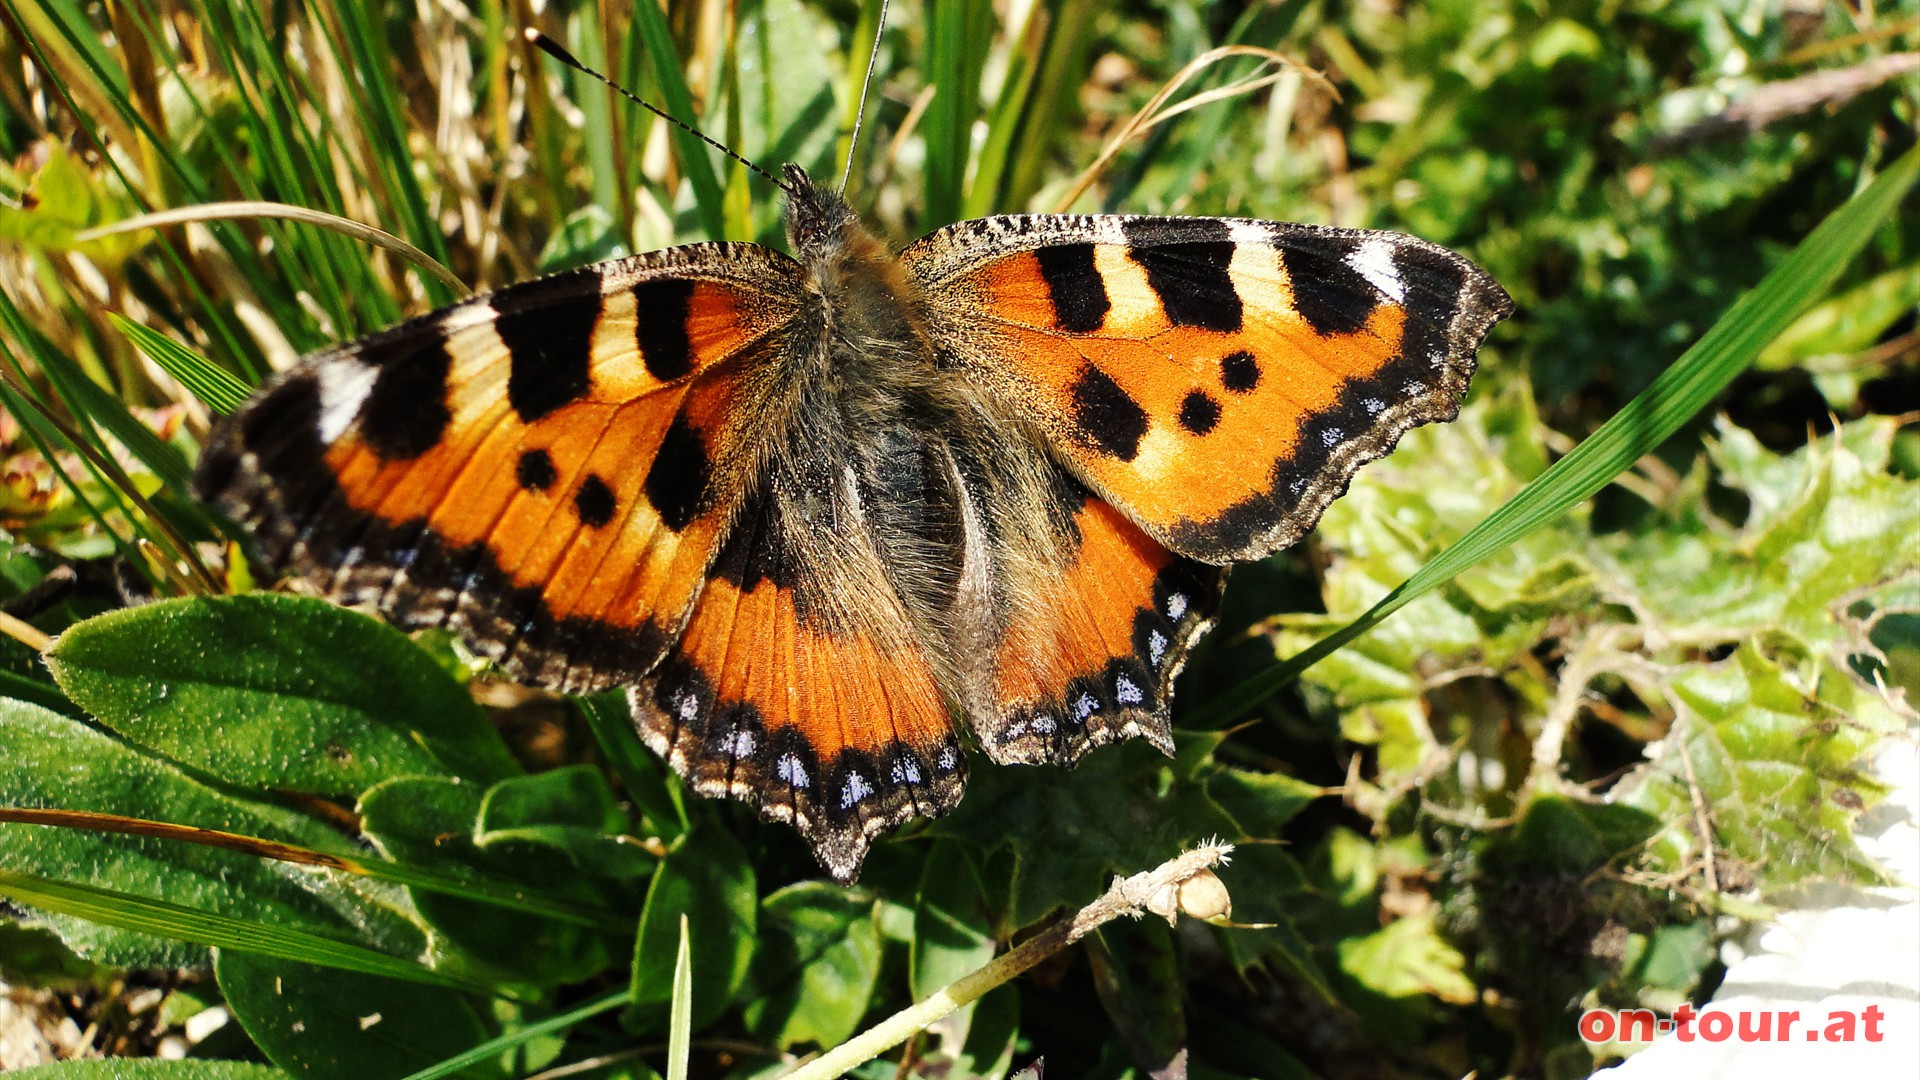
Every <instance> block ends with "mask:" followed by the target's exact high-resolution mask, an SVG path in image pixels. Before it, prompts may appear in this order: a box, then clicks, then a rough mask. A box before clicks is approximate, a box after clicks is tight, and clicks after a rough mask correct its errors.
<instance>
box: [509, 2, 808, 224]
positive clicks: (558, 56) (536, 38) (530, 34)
mask: <svg viewBox="0 0 1920 1080" xmlns="http://www.w3.org/2000/svg"><path fill="white" fill-rule="evenodd" d="M521 36H522V37H524V38H526V41H527V44H529V45H533V46H535V47H537V48H539V49H540V51H541V52H544V53H546V54H547V55H548V56H551V57H553V58H554V59H555V60H558V61H560V62H561V63H563V64H565V65H567V66H568V67H570V68H572V69H573V70H575V71H578V72H580V73H581V74H582V75H591V76H593V77H594V78H596V79H598V80H600V81H601V82H603V83H605V84H607V85H608V86H610V87H612V88H613V89H615V90H617V91H619V92H620V94H621V96H623V97H625V98H626V99H627V100H628V101H631V102H633V103H634V104H635V105H638V106H640V107H641V108H643V109H645V110H647V111H648V112H650V113H652V114H653V115H655V116H657V117H659V118H660V119H662V120H665V121H666V122H667V123H669V124H672V125H674V126H675V127H677V128H679V129H680V130H682V131H684V132H686V133H688V134H689V135H692V136H693V137H694V138H696V139H699V140H700V141H701V142H703V143H706V144H707V145H708V146H711V147H713V148H714V149H715V150H718V151H720V152H721V153H723V154H725V155H727V156H728V157H730V158H732V159H733V160H735V161H737V162H739V163H740V164H742V165H745V166H746V167H747V168H749V169H752V170H753V171H754V172H757V173H759V174H760V175H761V176H764V177H766V178H767V181H768V182H769V183H771V184H772V185H773V186H774V187H777V188H779V189H780V190H781V191H784V192H786V193H787V194H789V195H791V194H793V189H792V188H790V187H788V186H787V184H786V181H784V180H781V179H780V178H779V177H777V176H775V175H773V174H772V173H770V172H768V171H767V170H765V169H763V168H761V167H760V166H758V165H755V164H754V163H753V162H751V161H748V160H747V159H746V158H743V157H741V156H740V155H739V154H737V153H735V152H734V150H733V148H732V147H729V146H727V145H726V144H724V143H721V142H716V141H715V140H713V139H712V138H709V137H708V136H707V133H706V132H704V131H701V130H700V129H699V128H697V127H694V126H693V125H692V124H689V123H687V122H686V121H685V120H682V119H680V118H679V117H677V116H674V115H672V114H670V113H668V112H666V111H664V110H662V109H659V108H656V107H655V106H654V104H653V103H652V102H650V101H648V100H646V99H645V98H643V97H641V96H640V95H638V94H636V93H634V92H633V91H631V90H629V89H627V88H626V87H624V86H621V85H620V84H619V83H617V82H614V81H613V80H612V79H609V78H607V77H606V76H605V75H602V74H600V73H599V72H597V71H595V70H593V69H592V68H590V67H588V66H587V65H585V64H583V63H581V62H580V61H578V60H576V59H574V56H573V54H572V53H570V52H568V51H567V50H566V49H564V48H562V47H561V45H560V43H559V42H557V41H555V40H553V39H552V38H550V37H548V36H547V35H545V34H543V33H541V32H540V31H538V30H535V29H534V28H533V27H531V26H529V27H527V28H526V29H524V30H522V31H521Z"/></svg>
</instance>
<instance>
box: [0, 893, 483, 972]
mask: <svg viewBox="0 0 1920 1080" xmlns="http://www.w3.org/2000/svg"><path fill="white" fill-rule="evenodd" d="M0 896H5V897H8V898H10V899H12V900H14V901H16V902H17V903H20V904H23V905H28V906H31V907H35V908H39V909H41V910H43V911H47V912H52V913H53V914H55V915H63V916H70V917H72V918H75V919H83V920H86V921H88V922H90V923H96V924H98V925H100V926H103V927H112V928H116V929H120V930H127V931H131V932H134V933H140V934H150V935H153V936H155V937H161V938H166V939H169V940H173V941H180V942H185V943H187V944H190V945H201V946H208V947H211V948H217V949H233V950H236V951H240V952H250V953H258V954H260V955H262V956H272V957H278V958H280V959H283V960H291V959H294V958H296V957H298V958H300V959H302V960H305V961H309V962H312V963H314V964H318V965H321V966H323V967H331V968H344V969H346V970H348V971H359V972H365V973H367V974H371V975H384V976H386V977H388V978H394V979H403V980H406V981H409V982H416V983H424V984H426V985H429V986H442V987H456V988H459V989H463V990H468V991H472V992H474V993H481V994H491V993H493V992H494V989H493V987H492V986H490V985H488V984H487V983H484V982H480V981H476V980H472V979H467V978H464V977H462V976H459V975H454V974H448V973H445V972H441V971H436V970H434V969H432V968H428V967H425V966H423V965H420V964H418V963H415V962H413V961H411V960H404V959H401V958H400V957H397V956H391V955H389V954H387V953H383V952H377V951H375V950H373V949H370V948H367V947H366V946H364V945H359V944H356V943H354V942H352V941H348V940H345V939H344V935H334V936H329V935H326V934H324V933H314V932H311V931H308V930H300V929H291V928H288V927H285V926H278V925H275V924H273V923H269V922H263V921H258V920H256V919H253V918H250V917H246V918H243V917H236V916H233V915H223V914H217V913H214V912H208V911H202V910H199V909H198V908H190V907H186V906H183V905H181V904H175V903H171V902H168V901H165V900H154V899H151V898H148V897H144V896H138V895H135V894H133V893H129V892H122V891H119V890H116V889H102V888H98V887H96V886H92V885H81V884H77V883H74V882H68V881H52V880H48V879H46V878H43V877H38V876H36V875H32V874H19V873H15V872H14V871H11V870H0Z"/></svg>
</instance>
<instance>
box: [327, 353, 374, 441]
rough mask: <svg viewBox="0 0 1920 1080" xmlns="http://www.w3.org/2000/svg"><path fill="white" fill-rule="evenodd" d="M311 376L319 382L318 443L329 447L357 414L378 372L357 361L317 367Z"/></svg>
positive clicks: (338, 361)
mask: <svg viewBox="0 0 1920 1080" xmlns="http://www.w3.org/2000/svg"><path fill="white" fill-rule="evenodd" d="M314 376H315V378H317V379H318V380H319V383H320V442H321V443H322V444H323V445H328V446H331V445H332V444H333V441H334V440H335V439H338V438H339V437H340V436H341V435H343V434H345V433H346V430H347V428H348V427H350V426H352V424H353V421H354V418H355V417H357V416H359V415H360V406H361V405H363V404H365V403H366V400H367V395H368V394H369V393H371V392H372V391H373V380H375V379H377V378H379V377H380V369H379V368H377V367H374V366H372V365H370V364H362V363H360V362H359V361H357V360H335V361H333V362H332V363H328V364H321V365H320V367H319V369H318V370H316V371H315V372H314Z"/></svg>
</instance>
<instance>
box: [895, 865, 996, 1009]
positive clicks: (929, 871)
mask: <svg viewBox="0 0 1920 1080" xmlns="http://www.w3.org/2000/svg"><path fill="white" fill-rule="evenodd" d="M911 950H912V951H911V953H910V954H909V959H908V962H907V970H908V976H907V983H908V985H909V986H910V987H912V990H913V999H914V1000H915V1001H924V1000H925V999H927V998H928V997H931V996H932V995H933V993H934V991H936V990H939V989H940V988H942V987H944V986H946V985H947V984H949V983H951V982H953V981H954V980H955V979H958V978H960V977H961V976H962V975H965V974H967V973H968V972H970V971H973V970H975V969H977V968H980V967H984V966H985V965H986V964H987V962H988V961H990V960H992V959H993V956H994V953H996V952H998V951H999V943H998V942H996V941H994V939H993V931H992V922H991V920H990V918H989V916H988V911H987V896H986V889H985V887H984V886H983V885H982V884H981V881H980V871H979V870H978V869H976V868H975V866H974V863H973V859H972V858H971V857H970V856H969V855H968V854H967V850H966V846H965V845H963V844H961V843H959V842H957V841H954V840H936V841H934V845H933V850H932V851H930V852H928V853H927V860H926V863H925V864H924V865H923V866H922V868H921V871H920V888H919V892H918V895H917V896H916V897H915V900H914V905H913V940H912V942H911ZM970 1007H971V1006H969V1008H970ZM962 1011H963V1012H964V1011H965V1010H962Z"/></svg>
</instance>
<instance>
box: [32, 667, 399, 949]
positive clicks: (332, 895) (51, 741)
mask: <svg viewBox="0 0 1920 1080" xmlns="http://www.w3.org/2000/svg"><path fill="white" fill-rule="evenodd" d="M0 791H4V792H5V793H6V801H7V802H8V803H10V804H12V805H15V806H29V807H49V808H59V809H67V810H84V811H92V812H96V813H106V814H120V815H127V816H132V817H141V818H147V819H151V820H156V821H168V822H173V823H176V824H180V825H191V826H198V827H201V828H207V829H217V830H220V831H223V832H230V833H237V834H240V835H244V836H255V837H259V838H261V839H265V840H278V841H284V842H287V843H293V844H300V845H302V846H306V847H311V848H317V849H319V850H322V851H335V852H344V851H345V850H347V849H348V847H349V845H347V844H346V843H345V842H344V841H343V840H342V839H341V838H340V837H339V835H338V834H337V833H335V832H333V831H332V830H331V829H328V828H326V827H325V826H323V825H321V824H320V823H318V822H316V821H313V820H311V819H308V818H305V817H303V816H301V815H298V814H294V813H290V812H288V811H286V810H282V809H280V808H278V807H273V806H269V805H265V804H255V803H248V802H245V801H243V800H241V799H239V798H237V797H235V796H232V795H229V794H225V793H222V792H219V791H216V790H214V789H212V788H210V787H208V786H206V785H205V784H202V783H201V782H199V781H197V780H194V779H192V778H190V777H188V776H186V775H184V774H183V773H181V772H180V771H179V770H178V769H176V768H175V767H174V766H172V765H169V764H167V763H166V762H163V761H158V760H155V759H153V758H150V757H146V756H144V755H142V754H139V753H137V752H136V751H134V750H132V749H130V748H128V747H127V746H125V745H123V744H121V743H119V742H116V741H114V740H113V739H111V738H109V737H107V736H105V735H103V734H101V733H100V732H98V731H96V730H94V729H92V728H89V727H87V726H85V725H84V724H81V723H79V722H78V721H75V720H72V719H69V718H67V717H64V716H60V715H58V714H55V713H52V712H48V711H47V710H45V709H42V708H39V707H37V706H33V705H27V704H25V703H22V702H15V701H4V700H0ZM0 868H4V869H6V870H12V871H18V872H21V873H25V874H30V875H34V876H36V877H38V878H44V879H51V880H56V881H67V882H74V883H89V884H92V885H95V886H98V887H101V888H106V889H111V890H118V891H124V892H128V893H137V894H142V895H146V896H151V897H164V898H166V899H167V900H169V901H172V902H174V903H176V904H179V905H185V906H188V907H191V908H194V909H196V910H198V911H203V912H208V913H212V914H215V915H222V916H227V917H230V918H234V919H245V920H252V921H254V922H258V923H261V924H265V925H270V926H273V927H280V928H286V929H290V930H304V931H308V932H311V933H314V934H320V935H326V936H333V937H339V938H343V939H346V940H353V941H362V942H366V943H368V944H369V945H371V946H373V947H376V948H379V949H381V950H382V951H386V952H391V953H394V954H395V955H400V956H409V955H417V954H418V953H419V952H420V951H421V949H422V947H423V944H424V943H423V941H422V939H421V937H420V935H419V932H418V930H417V929H415V928H414V927H413V926H412V925H411V924H410V923H409V922H408V921H407V920H406V919H405V917H404V916H403V915H402V913H401V910H402V908H403V901H402V900H401V898H400V897H399V895H398V894H397V892H395V891H394V890H392V889H391V888H389V887H386V886H382V885H379V884H378V883H373V882H367V881H361V880H352V879H344V878H334V877H331V876H327V875H320V874H315V873H314V872H313V871H312V870H311V869H309V868H307V867H295V866H290V865H286V864H281V863H275V862H269V861H264V860H261V859H259V858H256V857H254V856H251V855H241V854H238V853H236V852H232V851H226V850H222V849H217V848H210V847H202V846H198V845H191V844H180V843H174V842H171V841H165V840H158V839H153V838H146V837H135V836H118V835H106V834H100V833H91V832H82V831H79V830H76V829H64V828H49V827H46V826H39V825H16V824H0ZM49 922H50V923H51V925H52V926H53V928H54V929H55V930H56V931H57V932H58V933H59V934H60V936H61V939H62V940H63V941H65V942H66V943H67V944H68V946H69V947H71V948H72V949H74V951H76V952H78V953H79V954H80V955H82V956H85V957H87V958H88V959H92V960H95V961H98V962H100V963H105V964H113V965H118V966H125V967H191V966H195V965H197V964H202V963H205V960H206V953H205V951H204V950H203V949H201V948H200V947H198V946H195V945H191V944H186V943H184V942H181V941H161V940H158V939H155V938H152V937H149V936H146V935H145V934H140V933H131V932H128V931H126V930H122V929H115V928H113V927H111V926H105V925H99V924H96V923H90V922H86V921H82V920H77V919H71V918H66V917H62V916H56V917H53V918H51V919H49Z"/></svg>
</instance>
